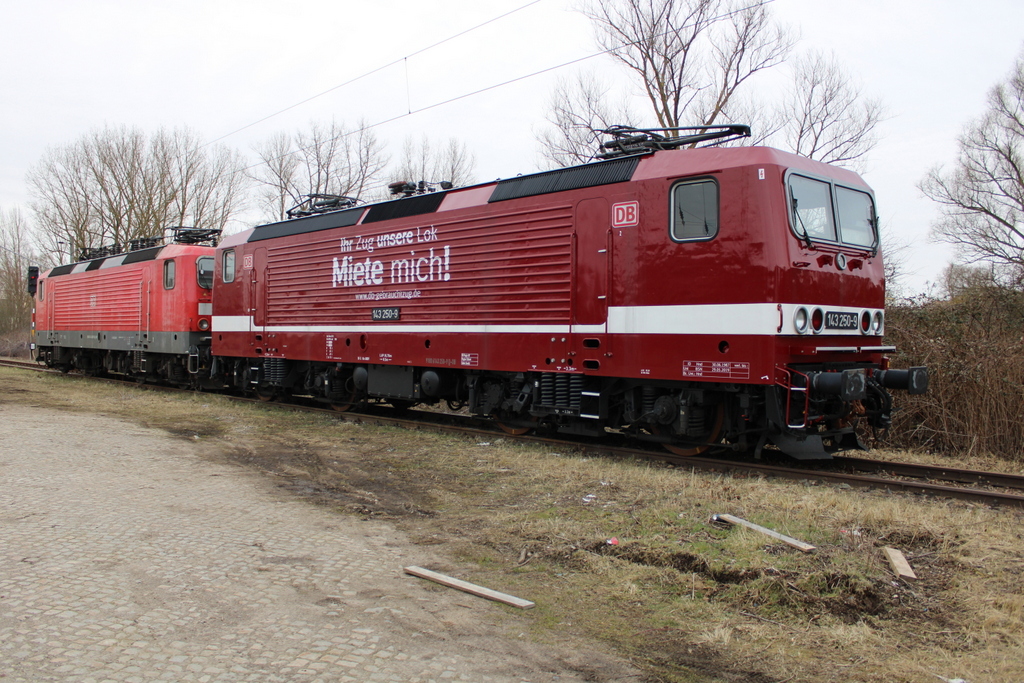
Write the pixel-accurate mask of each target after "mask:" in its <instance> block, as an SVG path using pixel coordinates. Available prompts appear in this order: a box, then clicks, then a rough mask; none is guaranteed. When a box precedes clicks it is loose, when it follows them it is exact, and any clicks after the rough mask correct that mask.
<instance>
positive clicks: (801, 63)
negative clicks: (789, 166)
mask: <svg viewBox="0 0 1024 683" xmlns="http://www.w3.org/2000/svg"><path fill="white" fill-rule="evenodd" d="M793 73H794V78H793V86H792V89H791V90H790V92H789V94H788V96H787V97H786V99H785V101H784V102H783V104H782V120H783V121H785V124H784V127H783V129H782V133H781V136H780V137H781V139H782V145H781V146H784V147H786V148H787V149H789V150H790V151H792V152H795V153H797V154H802V155H803V156H806V157H808V158H811V159H817V160H818V161H824V162H826V163H830V164H846V165H857V164H858V163H859V162H861V161H862V160H863V158H864V156H865V155H866V154H867V153H868V152H870V151H871V150H872V149H873V148H874V147H875V145H876V144H877V142H878V138H877V136H876V135H875V128H876V127H877V126H878V124H879V123H880V122H881V121H882V118H883V116H884V109H883V107H882V104H881V102H880V101H879V100H877V99H868V98H865V97H864V96H863V95H862V93H861V91H860V89H859V88H858V87H857V86H856V85H855V84H854V83H853V82H852V81H851V80H850V77H849V76H848V75H847V74H846V73H845V71H844V70H843V68H842V67H841V66H840V64H839V62H838V61H837V60H836V58H835V56H834V55H826V54H824V53H820V52H815V53H810V54H808V55H806V56H804V57H801V58H799V59H797V60H796V63H795V64H794V67H793Z"/></svg>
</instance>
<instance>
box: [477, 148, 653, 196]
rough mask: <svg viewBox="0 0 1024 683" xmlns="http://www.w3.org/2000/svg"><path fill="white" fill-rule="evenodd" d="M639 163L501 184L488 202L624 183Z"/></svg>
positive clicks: (633, 161) (619, 161)
mask: <svg viewBox="0 0 1024 683" xmlns="http://www.w3.org/2000/svg"><path fill="white" fill-rule="evenodd" d="M639 163H640V159H639V158H638V157H630V158H628V159H616V160H615V161H603V162H600V163H596V164H588V165H586V166H576V167H574V168H560V169H558V170H557V171H548V172H547V173H537V174H534V175H527V176H520V177H518V178H509V179H508V180H502V181H500V182H499V183H498V184H497V185H496V186H495V188H494V192H492V193H491V198H490V199H488V200H487V201H488V202H503V201H505V200H507V199H519V198H520V197H533V196H535V195H539V194H550V193H552V192H564V191H566V190H578V189H580V188H583V187H596V186H598V185H610V184H611V183H623V182H626V181H627V180H629V179H630V178H632V177H633V171H635V170H636V167H637V164H639Z"/></svg>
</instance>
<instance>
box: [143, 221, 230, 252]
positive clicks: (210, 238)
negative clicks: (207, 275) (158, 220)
mask: <svg viewBox="0 0 1024 683" xmlns="http://www.w3.org/2000/svg"><path fill="white" fill-rule="evenodd" d="M168 230H170V231H171V235H172V237H171V239H172V241H173V242H174V243H175V244H209V245H210V246H211V247H215V246H217V242H218V241H219V240H220V232H221V231H220V230H218V229H216V228H190V227H186V226H184V225H176V226H174V227H172V228H168ZM154 239H158V240H159V239H160V238H154ZM157 244H159V242H157V243H156V244H152V245H150V246H154V247H155V246H156V245H157Z"/></svg>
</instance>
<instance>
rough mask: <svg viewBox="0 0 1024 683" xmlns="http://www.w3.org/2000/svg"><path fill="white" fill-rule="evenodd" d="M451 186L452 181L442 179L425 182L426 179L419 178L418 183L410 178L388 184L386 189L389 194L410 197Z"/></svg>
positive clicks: (446, 188) (448, 188)
mask: <svg viewBox="0 0 1024 683" xmlns="http://www.w3.org/2000/svg"><path fill="white" fill-rule="evenodd" d="M452 187H454V186H453V185H452V183H450V182H448V181H447V180H442V181H441V182H427V181H426V180H421V181H419V182H418V183H414V182H412V181H411V180H399V181H398V182H394V183H389V184H388V190H389V191H390V192H391V194H393V195H395V194H400V195H404V196H406V197H411V196H413V195H414V194H426V193H427V192H436V191H437V190H438V188H440V189H442V190H450V189H452Z"/></svg>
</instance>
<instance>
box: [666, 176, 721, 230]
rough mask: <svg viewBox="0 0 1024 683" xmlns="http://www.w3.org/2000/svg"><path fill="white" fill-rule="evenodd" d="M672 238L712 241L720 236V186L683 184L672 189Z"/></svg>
mask: <svg viewBox="0 0 1024 683" xmlns="http://www.w3.org/2000/svg"><path fill="white" fill-rule="evenodd" d="M671 226H672V239H673V240H675V241H677V242H684V241H690V240H709V239H711V238H713V237H714V236H715V235H717V234H718V183H716V182H715V181H714V180H710V179H708V180H697V181H687V182H682V183H679V184H678V185H676V186H675V187H673V188H672V222H671Z"/></svg>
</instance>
